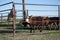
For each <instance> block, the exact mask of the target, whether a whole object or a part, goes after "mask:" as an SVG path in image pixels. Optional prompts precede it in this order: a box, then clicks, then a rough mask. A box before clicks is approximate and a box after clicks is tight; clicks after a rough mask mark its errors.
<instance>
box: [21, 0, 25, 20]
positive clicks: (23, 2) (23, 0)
mask: <svg viewBox="0 0 60 40" xmlns="http://www.w3.org/2000/svg"><path fill="white" fill-rule="evenodd" d="M22 4H23V19H24V21H26V10H25V0H22Z"/></svg>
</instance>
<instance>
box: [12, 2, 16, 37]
mask: <svg viewBox="0 0 60 40" xmlns="http://www.w3.org/2000/svg"><path fill="white" fill-rule="evenodd" d="M15 32H16V11H15V5H14V2H13V36H14V37H15Z"/></svg>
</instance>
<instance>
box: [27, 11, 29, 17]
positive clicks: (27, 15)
mask: <svg viewBox="0 0 60 40" xmlns="http://www.w3.org/2000/svg"><path fill="white" fill-rule="evenodd" d="M28 16H29V15H28V10H27V18H28Z"/></svg>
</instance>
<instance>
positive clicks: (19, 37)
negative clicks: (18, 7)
mask: <svg viewBox="0 0 60 40" xmlns="http://www.w3.org/2000/svg"><path fill="white" fill-rule="evenodd" d="M22 31H23V32H22ZM22 31H20V32H18V33H16V35H15V38H14V37H13V33H0V40H60V32H57V31H43V32H41V33H40V32H37V31H36V32H37V33H29V32H28V31H27V30H22ZM24 31H25V32H24Z"/></svg>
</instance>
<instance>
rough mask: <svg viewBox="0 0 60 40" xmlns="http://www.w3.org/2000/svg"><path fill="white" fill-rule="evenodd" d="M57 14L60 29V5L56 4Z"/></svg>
mask: <svg viewBox="0 0 60 40" xmlns="http://www.w3.org/2000/svg"><path fill="white" fill-rule="evenodd" d="M58 16H59V30H60V5H58Z"/></svg>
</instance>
